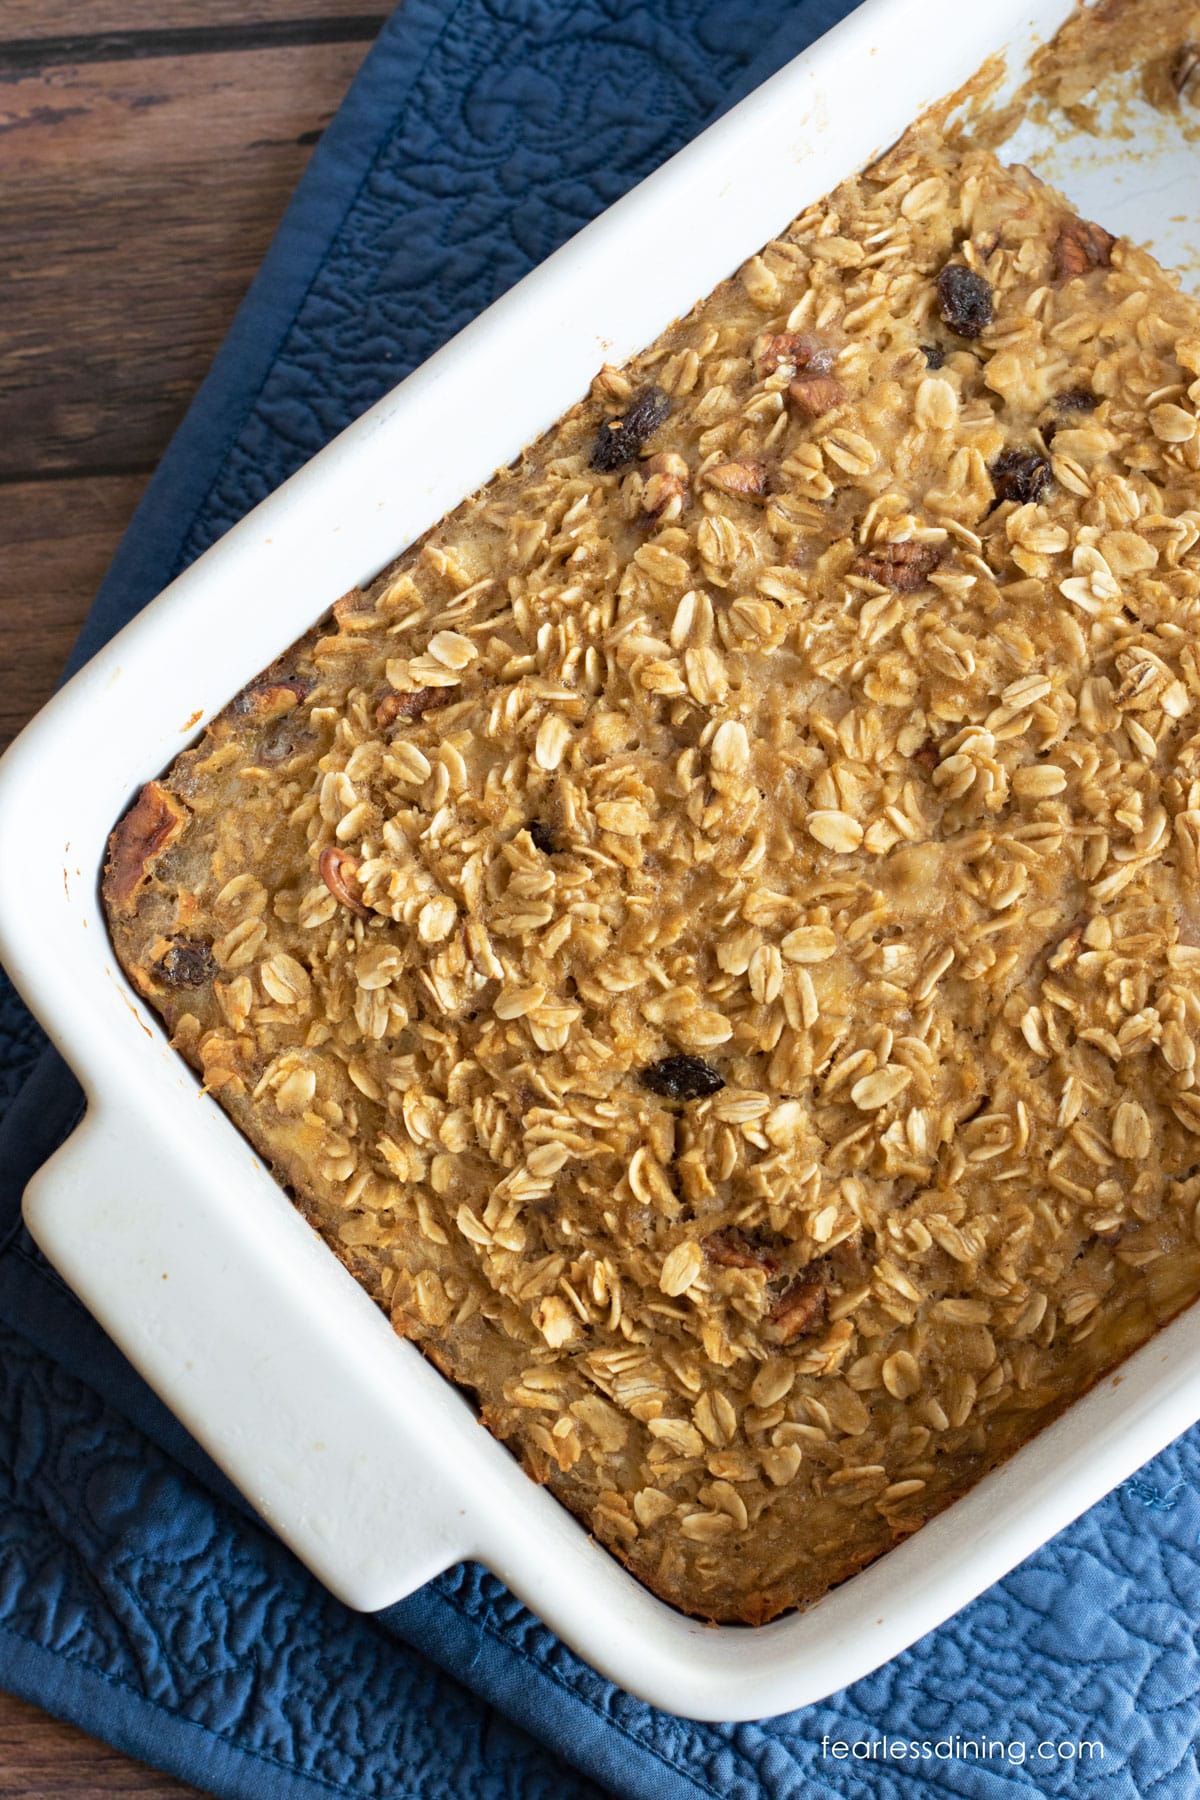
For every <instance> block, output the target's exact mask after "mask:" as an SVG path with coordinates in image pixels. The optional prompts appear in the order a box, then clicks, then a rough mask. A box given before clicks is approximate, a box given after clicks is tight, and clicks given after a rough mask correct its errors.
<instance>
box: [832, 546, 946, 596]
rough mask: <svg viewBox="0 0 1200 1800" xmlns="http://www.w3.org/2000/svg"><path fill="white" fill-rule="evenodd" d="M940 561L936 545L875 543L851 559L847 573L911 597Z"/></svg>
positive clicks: (940, 556) (940, 554)
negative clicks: (862, 576) (864, 577)
mask: <svg viewBox="0 0 1200 1800" xmlns="http://www.w3.org/2000/svg"><path fill="white" fill-rule="evenodd" d="M941 560H942V553H941V551H940V550H939V549H938V546H937V545H936V544H914V543H903V544H878V545H876V547H875V549H873V550H864V551H863V553H862V555H861V556H856V557H855V559H854V561H853V562H852V563H851V565H850V573H851V574H852V575H865V576H866V577H867V579H868V580H869V581H878V582H879V583H880V585H881V586H882V587H886V588H891V589H892V591H893V592H894V593H897V594H911V593H912V592H913V590H914V589H915V588H919V587H923V586H924V585H925V583H926V581H928V579H929V577H930V576H931V575H932V574H933V571H934V570H935V569H936V568H937V566H938V564H939V563H940V562H941Z"/></svg>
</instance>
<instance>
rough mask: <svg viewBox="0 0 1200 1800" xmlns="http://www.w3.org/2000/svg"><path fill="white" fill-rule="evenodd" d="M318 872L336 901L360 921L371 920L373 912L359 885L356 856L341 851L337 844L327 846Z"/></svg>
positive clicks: (318, 866) (321, 856)
mask: <svg viewBox="0 0 1200 1800" xmlns="http://www.w3.org/2000/svg"><path fill="white" fill-rule="evenodd" d="M317 870H318V872H319V874H320V877H321V880H322V881H323V882H324V883H325V886H326V887H327V888H328V889H329V891H330V893H331V894H332V895H333V897H334V899H335V900H337V901H339V902H340V903H341V905H342V906H347V907H349V909H350V911H351V912H352V913H356V914H357V915H358V917H359V918H360V919H369V918H370V916H371V910H370V908H369V907H368V906H367V905H366V903H365V901H364V900H363V897H362V889H361V888H360V887H359V885H358V858H357V857H356V856H351V854H350V852H349V851H348V850H342V849H340V848H339V846H338V845H337V844H326V846H325V848H324V850H322V852H321V855H320V857H319V859H318V862H317Z"/></svg>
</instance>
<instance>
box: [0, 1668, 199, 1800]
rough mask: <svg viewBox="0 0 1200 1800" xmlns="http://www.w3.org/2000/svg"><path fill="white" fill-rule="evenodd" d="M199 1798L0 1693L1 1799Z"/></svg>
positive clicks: (194, 1790)
mask: <svg viewBox="0 0 1200 1800" xmlns="http://www.w3.org/2000/svg"><path fill="white" fill-rule="evenodd" d="M101 1795H103V1796H104V1800H189V1796H194V1797H195V1800H200V1790H199V1789H198V1788H193V1787H185V1786H184V1784H183V1783H182V1782H181V1781H174V1780H173V1779H172V1778H171V1776H169V1775H162V1774H160V1773H159V1771H158V1770H157V1769H150V1768H147V1767H146V1765H145V1764H144V1763H137V1762H134V1761H132V1759H131V1758H129V1757H128V1756H122V1754H121V1752H120V1751H119V1750H112V1749H110V1748H109V1746H108V1745H107V1744H100V1743H97V1742H96V1740H95V1739H94V1738H90V1737H87V1736H86V1735H85V1734H84V1733H83V1732H82V1731H79V1730H77V1729H76V1727H75V1726H74V1725H65V1724H63V1722H62V1721H61V1720H60V1719H52V1718H50V1717H49V1716H48V1714H46V1713H44V1712H39V1711H38V1709H37V1707H34V1706H28V1705H27V1704H26V1703H25V1701H24V1700H15V1699H14V1698H13V1697H12V1695H10V1694H0V1797H2V1800H99V1796H101Z"/></svg>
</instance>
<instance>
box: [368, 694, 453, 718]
mask: <svg viewBox="0 0 1200 1800" xmlns="http://www.w3.org/2000/svg"><path fill="white" fill-rule="evenodd" d="M461 699H462V695H461V693H460V692H459V690H458V689H457V688H452V687H421V688H414V689H413V690H412V692H411V693H409V694H398V693H397V692H396V690H395V688H388V689H387V690H386V692H385V693H383V694H382V695H381V696H380V698H379V700H378V701H377V703H376V706H375V723H376V724H377V725H380V726H383V727H387V726H388V725H394V724H395V723H396V720H397V719H423V718H424V717H425V714H426V713H427V712H437V710H438V708H439V707H442V706H452V705H453V703H454V702H455V701H456V700H461Z"/></svg>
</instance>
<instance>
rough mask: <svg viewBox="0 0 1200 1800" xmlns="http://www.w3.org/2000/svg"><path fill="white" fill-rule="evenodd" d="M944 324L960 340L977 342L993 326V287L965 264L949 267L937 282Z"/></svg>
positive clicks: (939, 305)
mask: <svg viewBox="0 0 1200 1800" xmlns="http://www.w3.org/2000/svg"><path fill="white" fill-rule="evenodd" d="M937 295H938V309H939V311H940V312H941V315H942V322H943V324H946V325H948V326H949V327H950V329H951V331H956V332H957V333H958V335H959V337H965V338H977V337H978V336H979V334H980V332H981V331H982V330H983V328H984V326H985V325H990V324H991V322H992V315H993V307H992V284H991V282H990V281H985V280H984V278H983V276H982V275H977V274H976V272H975V270H974V269H968V267H967V265H966V264H965V263H947V264H946V266H945V268H944V269H943V270H942V272H941V274H940V275H939V276H938V278H937Z"/></svg>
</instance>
